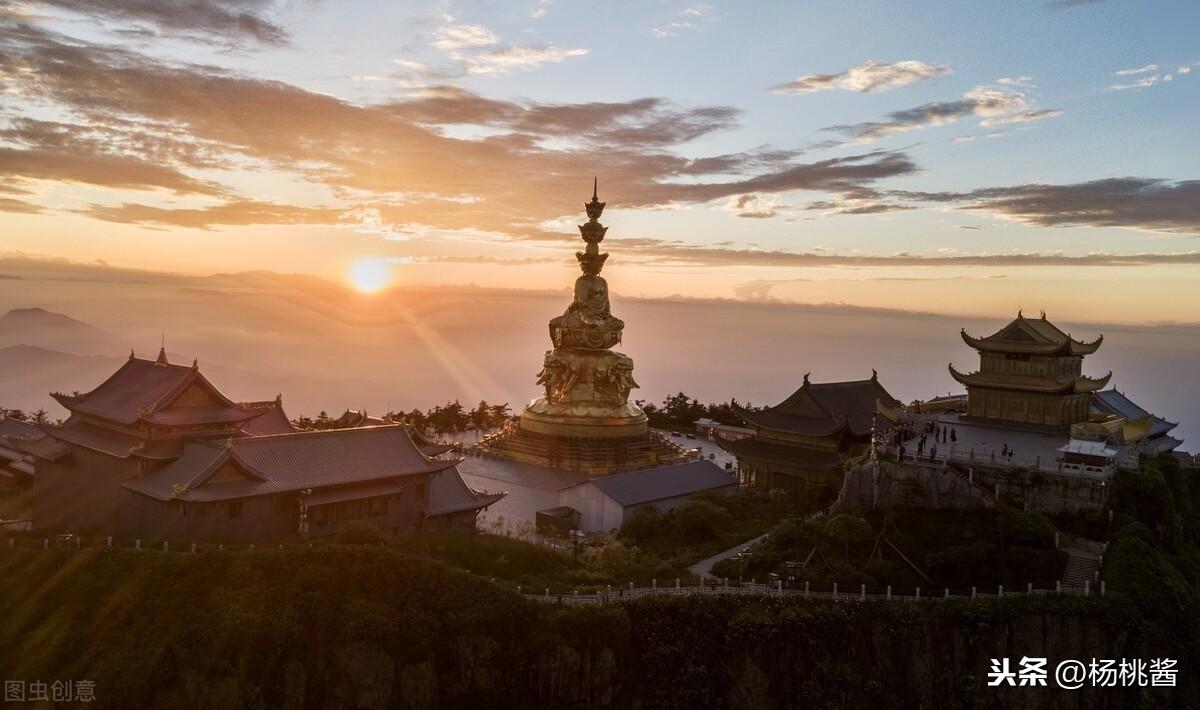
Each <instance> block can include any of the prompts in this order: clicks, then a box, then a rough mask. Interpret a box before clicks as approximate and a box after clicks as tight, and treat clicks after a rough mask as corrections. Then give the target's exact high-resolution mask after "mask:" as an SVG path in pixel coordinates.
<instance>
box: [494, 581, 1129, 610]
mask: <svg viewBox="0 0 1200 710" xmlns="http://www.w3.org/2000/svg"><path fill="white" fill-rule="evenodd" d="M517 589H518V591H520V590H521V588H520V587H518V588H517ZM523 593H524V594H525V597H526V598H527V599H533V600H536V601H540V602H545V603H549V604H562V605H564V606H587V605H601V604H621V603H624V602H628V601H632V600H634V599H643V598H645V597H654V596H686V595H699V596H716V595H727V596H740V597H746V596H759V597H778V598H786V599H793V600H807V599H811V600H824V601H837V602H855V601H859V602H867V601H889V602H930V601H947V600H951V599H960V600H961V599H1002V598H1005V597H1018V596H1047V595H1064V596H1085V597H1086V596H1092V595H1093V594H1099V595H1100V596H1103V595H1104V594H1105V593H1106V589H1105V583H1104V580H1100V581H1099V584H1098V588H1097V589H1093V588H1092V585H1091V583H1090V582H1085V583H1084V585H1083V587H1082V588H1072V587H1064V586H1063V584H1062V583H1061V582H1056V583H1055V587H1054V589H1034V588H1033V585H1032V584H1026V585H1025V587H1024V588H1023V589H1022V588H1015V589H1014V588H1008V589H1006V588H1005V587H1004V585H1002V584H1001V585H999V586H997V587H995V588H988V589H986V590H984V589H979V588H977V587H971V588H970V589H969V590H967V589H955V590H951V589H949V588H945V587H943V588H940V589H928V588H926V589H922V588H921V587H915V588H913V589H912V593H900V592H898V591H896V592H893V590H892V587H891V586H887V587H884V588H883V590H882V591H881V590H878V589H876V590H872V591H869V592H868V591H867V586H866V585H865V584H864V585H859V586H858V587H857V588H845V587H843V588H839V587H838V585H837V584H836V583H835V584H833V585H832V586H826V587H824V588H817V587H816V585H810V584H809V583H808V582H804V583H803V584H802V585H801V586H799V587H797V586H791V587H784V586H783V584H782V582H774V583H772V584H758V583H753V582H751V583H749V584H744V583H743V584H738V583H734V584H730V583H729V581H728V580H725V581H724V582H721V583H718V584H701V585H681V584H680V580H678V579H677V580H675V583H674V585H665V586H660V585H658V584H657V582H652V583H651V585H650V586H649V587H635V586H634V585H633V583H632V582H630V583H629V586H628V587H617V588H613V587H611V586H610V587H608V588H607V589H604V590H602V591H598V592H594V593H586V594H580V593H579V592H577V591H576V592H572V593H570V594H563V593H551V591H550V590H549V589H545V590H542V592H541V593H533V594H530V593H528V592H523Z"/></svg>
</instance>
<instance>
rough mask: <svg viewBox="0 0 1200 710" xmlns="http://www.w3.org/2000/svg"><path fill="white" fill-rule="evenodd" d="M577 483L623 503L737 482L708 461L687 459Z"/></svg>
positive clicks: (671, 496) (671, 495)
mask: <svg viewBox="0 0 1200 710" xmlns="http://www.w3.org/2000/svg"><path fill="white" fill-rule="evenodd" d="M575 485H577V486H595V487H596V488H598V489H600V491H601V492H602V493H604V495H606V496H608V497H609V498H612V499H613V500H615V501H616V502H617V503H618V504H620V505H622V506H631V505H640V504H642V503H650V502H653V501H656V500H664V499H667V498H676V497H679V496H686V495H691V494H692V493H699V492H700V491H710V490H716V489H720V488H728V487H730V486H736V485H737V479H736V478H735V477H734V475H733V474H732V473H730V472H728V471H726V470H724V469H723V468H721V467H720V466H718V465H716V464H715V463H712V462H711V461H688V462H685V463H677V464H673V465H670V466H660V467H658V468H648V469H644V470H642V471H628V472H626V473H615V474H612V475H609V476H596V477H594V478H589V479H588V480H586V481H583V482H582V483H577V484H575Z"/></svg>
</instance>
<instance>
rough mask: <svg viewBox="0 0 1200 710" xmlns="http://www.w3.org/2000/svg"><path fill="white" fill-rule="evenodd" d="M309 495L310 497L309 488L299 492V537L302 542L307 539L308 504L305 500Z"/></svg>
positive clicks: (310, 490)
mask: <svg viewBox="0 0 1200 710" xmlns="http://www.w3.org/2000/svg"><path fill="white" fill-rule="evenodd" d="M310 495H312V489H311V488H305V489H304V490H302V491H300V537H301V538H302V539H304V540H307V539H308V503H307V502H306V499H307V497H308V496H310Z"/></svg>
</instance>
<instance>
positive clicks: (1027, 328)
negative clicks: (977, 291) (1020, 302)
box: [962, 311, 1104, 355]
mask: <svg viewBox="0 0 1200 710" xmlns="http://www.w3.org/2000/svg"><path fill="white" fill-rule="evenodd" d="M962 339H963V341H964V342H965V343H966V344H967V345H969V346H971V347H972V348H975V349H976V350H982V351H988V352H1004V353H1028V354H1036V355H1091V354H1092V353H1094V352H1096V351H1097V350H1098V349H1100V344H1101V343H1103V342H1104V336H1103V335H1101V336H1099V337H1097V338H1096V339H1095V340H1093V341H1091V342H1085V341H1082V340H1076V339H1075V338H1073V337H1071V335H1070V333H1065V332H1063V331H1062V330H1061V329H1060V328H1059V327H1058V326H1056V325H1054V324H1053V323H1051V322H1050V321H1049V320H1047V319H1046V313H1045V311H1043V312H1042V315H1041V317H1040V318H1026V317H1025V315H1024V314H1023V313H1021V312H1020V311H1017V317H1016V318H1015V319H1014V320H1013V321H1012V322H1010V323H1009V324H1008V325H1006V326H1004V327H1003V328H1001V329H1000V330H998V331H996V332H995V333H993V334H991V335H989V336H987V337H986V338H976V337H973V336H970V335H967V331H966V330H965V329H964V330H963V331H962Z"/></svg>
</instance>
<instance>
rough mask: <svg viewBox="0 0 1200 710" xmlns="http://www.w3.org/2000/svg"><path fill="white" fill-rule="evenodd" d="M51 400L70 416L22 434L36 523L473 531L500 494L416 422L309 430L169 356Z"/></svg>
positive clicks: (250, 533) (277, 532)
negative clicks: (483, 486)
mask: <svg viewBox="0 0 1200 710" xmlns="http://www.w3.org/2000/svg"><path fill="white" fill-rule="evenodd" d="M52 396H53V397H54V398H55V399H56V400H58V402H59V403H60V404H62V405H63V406H64V407H66V408H67V410H68V411H69V412H70V416H69V417H68V418H67V420H66V421H65V422H63V424H62V425H60V426H43V427H40V431H41V432H42V433H43V434H44V436H42V437H41V438H38V439H33V438H27V439H26V440H25V441H23V442H22V447H23V453H25V454H28V455H30V456H32V457H33V458H34V459H35V460H36V473H35V475H34V479H33V526H34V528H35V529H38V530H47V531H55V530H69V531H73V532H83V531H87V532H94V533H97V534H107V535H115V536H122V537H126V538H133V537H136V538H157V539H168V538H170V539H177V540H178V539H183V540H213V541H255V540H271V539H280V538H284V537H290V536H307V535H320V534H329V533H334V532H336V531H337V530H339V529H340V528H341V527H343V526H344V525H346V524H348V523H351V522H354V521H366V522H368V523H371V524H372V525H374V526H376V527H378V528H379V529H381V530H383V531H388V532H391V533H393V534H396V533H399V532H402V531H405V530H409V529H413V528H418V527H422V526H426V525H434V526H440V525H453V526H457V525H463V526H469V527H472V528H473V527H474V521H475V515H476V513H477V512H478V511H479V510H480V509H482V508H485V507H487V506H489V505H491V504H492V503H494V502H496V501H497V500H498V499H499V498H500V497H502V494H483V493H479V492H477V491H473V490H471V489H470V488H468V487H467V486H466V484H465V483H464V482H463V481H462V479H461V477H460V475H459V472H458V470H457V468H456V465H457V463H458V462H459V461H460V460H461V457H459V456H455V455H453V454H452V453H451V452H450V448H451V447H450V446H448V445H437V444H434V443H432V442H429V441H426V440H424V439H423V438H421V437H420V435H419V433H417V432H415V431H413V430H411V429H410V428H409V427H406V426H400V425H391V426H368V427H360V428H353V429H334V430H326V431H312V432H298V431H296V430H295V428H294V427H293V426H292V424H291V422H290V421H288V418H287V416H286V414H285V413H284V411H283V403H282V398H280V397H277V398H276V399H274V400H266V401H259V402H236V401H234V400H232V399H230V398H229V397H227V396H225V394H223V393H222V392H221V391H220V390H219V389H217V387H216V386H215V385H213V383H212V382H210V381H209V380H208V378H206V377H205V376H204V374H203V373H202V372H201V371H200V367H199V365H198V363H196V362H195V361H193V362H192V364H191V365H190V366H188V365H177V364H175V363H172V362H169V361H168V359H167V354H166V351H165V350H160V351H159V353H158V357H157V358H155V359H154V360H149V359H143V358H138V357H136V356H135V355H134V354H133V353H132V352H130V354H129V359H128V361H126V362H125V363H124V364H123V365H122V366H121V367H120V368H119V369H118V370H117V371H116V372H114V373H113V374H112V375H111V376H110V377H109V378H108V379H107V380H105V381H104V382H102V383H100V385H99V386H97V387H96V388H95V389H93V390H92V391H90V392H86V393H82V394H79V393H75V394H69V395H68V394H62V393H54V394H53V395H52Z"/></svg>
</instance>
